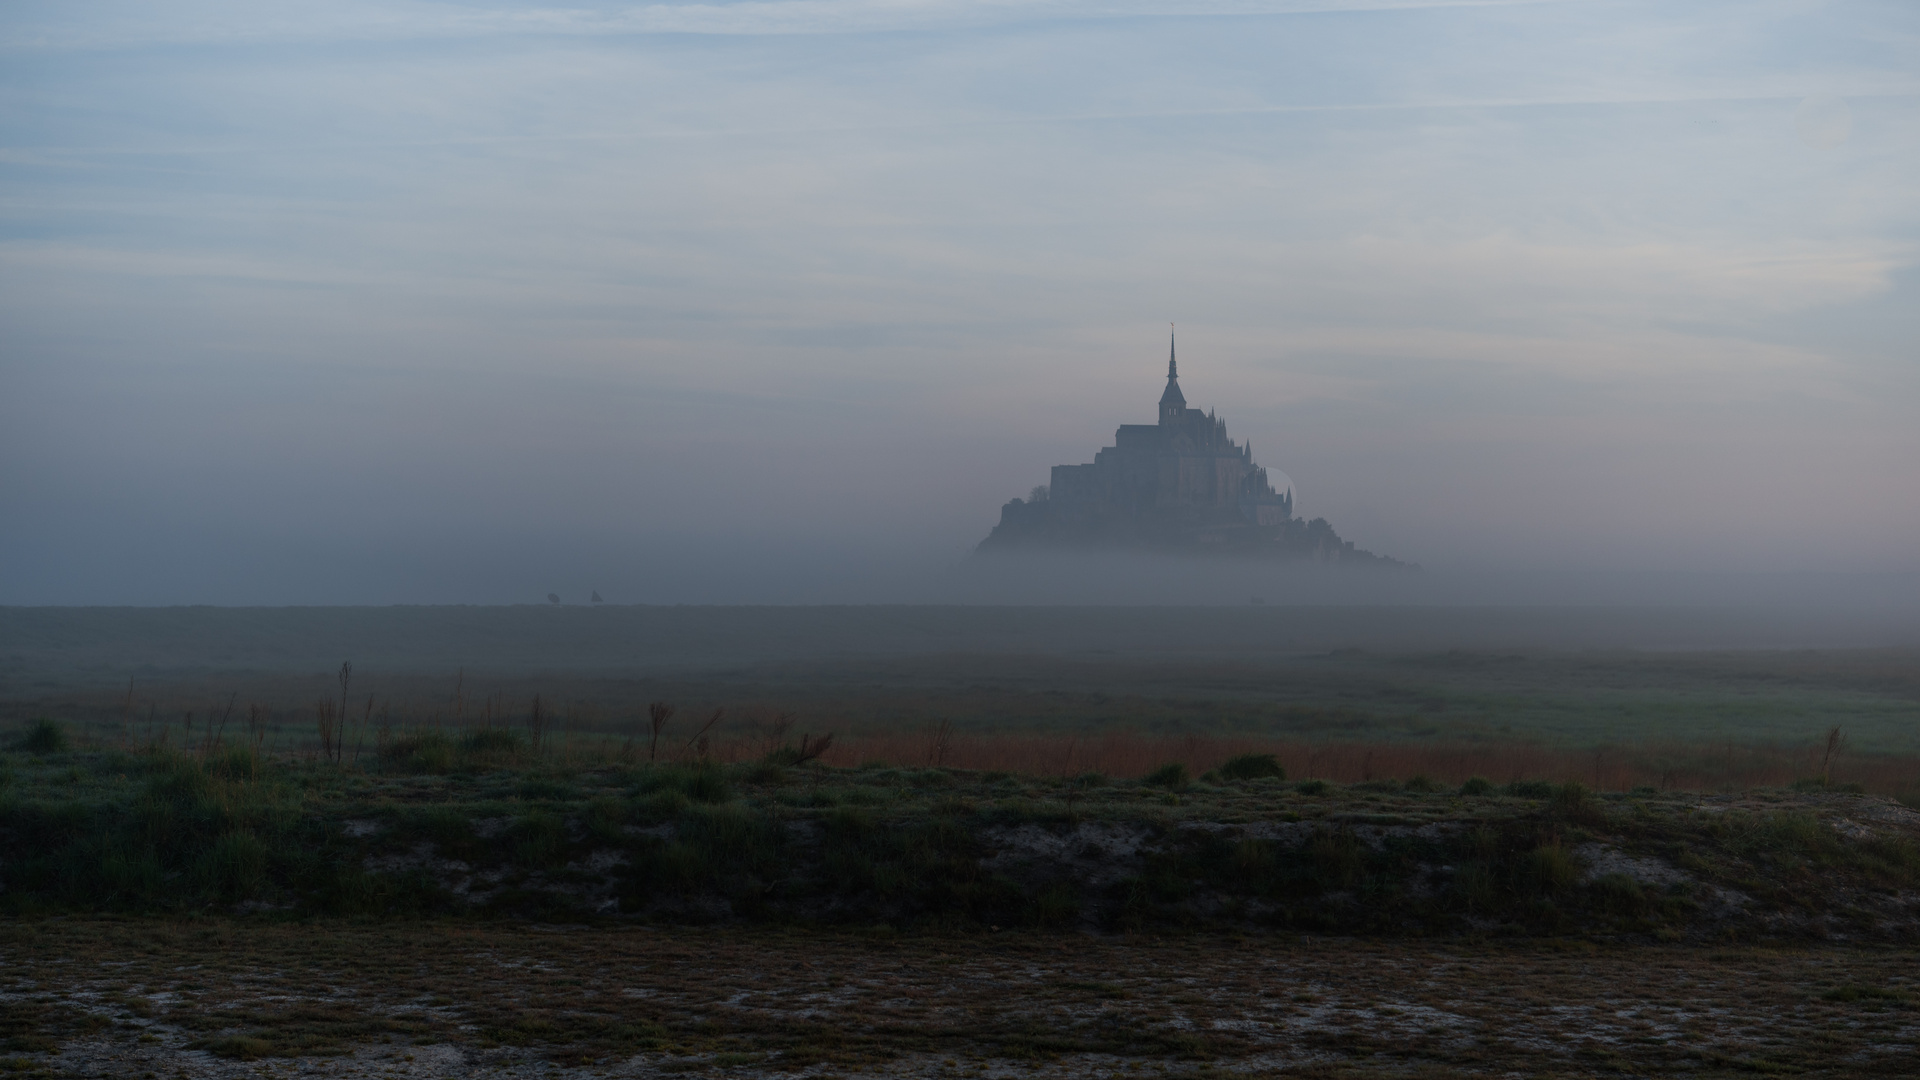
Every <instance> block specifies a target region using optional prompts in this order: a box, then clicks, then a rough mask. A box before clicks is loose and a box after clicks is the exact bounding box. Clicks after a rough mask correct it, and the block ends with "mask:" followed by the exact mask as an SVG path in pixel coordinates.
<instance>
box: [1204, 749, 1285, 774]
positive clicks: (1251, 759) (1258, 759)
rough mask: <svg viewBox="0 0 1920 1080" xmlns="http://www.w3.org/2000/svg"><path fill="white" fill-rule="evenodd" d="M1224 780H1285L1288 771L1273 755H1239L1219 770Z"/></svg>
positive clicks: (1230, 759)
mask: <svg viewBox="0 0 1920 1080" xmlns="http://www.w3.org/2000/svg"><path fill="white" fill-rule="evenodd" d="M1218 771H1219V773H1220V777H1221V779H1223V780H1265V779H1274V780H1285V779H1286V778H1287V770H1286V769H1284V768H1282V767H1281V766H1280V760H1279V759H1278V758H1276V757H1274V756H1273V755H1272V754H1239V755H1236V756H1234V757H1231V758H1228V759H1227V761H1226V764H1224V765H1222V766H1220V768H1219V770H1218Z"/></svg>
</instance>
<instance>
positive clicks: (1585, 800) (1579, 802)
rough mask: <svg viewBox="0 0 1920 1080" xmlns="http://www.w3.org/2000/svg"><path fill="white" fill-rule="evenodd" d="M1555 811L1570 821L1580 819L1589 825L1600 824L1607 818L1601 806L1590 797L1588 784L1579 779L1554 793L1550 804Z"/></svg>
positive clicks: (1564, 785) (1562, 786) (1563, 785)
mask: <svg viewBox="0 0 1920 1080" xmlns="http://www.w3.org/2000/svg"><path fill="white" fill-rule="evenodd" d="M1550 806H1551V808H1552V810H1553V812H1554V813H1556V814H1558V815H1560V816H1561V817H1564V818H1566V819H1567V820H1569V821H1578V822H1581V823H1583V824H1587V825H1598V824H1601V823H1602V822H1604V821H1605V820H1606V815H1605V814H1603V813H1602V812H1601V809H1600V807H1599V806H1598V805H1597V804H1595V803H1594V801H1593V800H1592V799H1591V798H1589V797H1588V792H1587V786H1586V785H1585V784H1582V783H1581V782H1579V781H1578V780H1571V781H1568V782H1567V783H1565V784H1562V785H1561V786H1560V790H1558V791H1556V792H1554V793H1553V802H1552V803H1551V804H1550Z"/></svg>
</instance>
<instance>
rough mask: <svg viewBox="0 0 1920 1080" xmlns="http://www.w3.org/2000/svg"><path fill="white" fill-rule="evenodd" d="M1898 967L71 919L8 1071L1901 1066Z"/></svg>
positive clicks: (1016, 936) (55, 945)
mask: <svg viewBox="0 0 1920 1080" xmlns="http://www.w3.org/2000/svg"><path fill="white" fill-rule="evenodd" d="M1916 959H1920V956H1917V955H1916V952H1915V950H1913V949H1908V948H1857V947H1841V946H1830V945H1827V946H1815V947H1807V948H1787V949H1760V948H1751V947H1714V946H1701V945H1665V946H1663V945H1622V946H1608V945H1596V944H1593V943H1586V942H1580V943H1564V942H1554V941H1546V942H1540V941H1535V942H1529V943H1523V944H1511V943H1492V942H1478V941H1471V940H1466V941H1463V940H1452V941H1448V942H1445V943H1429V942H1421V941H1412V942H1408V941H1365V940H1353V939H1339V938H1320V937H1304V938H1289V937H1285V936H1274V935H1263V936H1259V937H1232V936H1213V935H1172V936H1141V937H1097V936H1091V935H1082V934H1058V933H1055V934H1026V933H1013V932H1004V931H1003V932H993V931H987V932H984V933H979V934H970V935H964V936H958V935H956V936H948V937H938V936H924V937H900V936H893V935H889V934H885V933H881V932H874V933H871V934H862V933H857V932H828V931H820V930H817V929H814V930H808V931H805V932H800V931H795V930H784V929H778V928H765V927H760V928H742V927H737V926H735V927H724V928H723V927H709V928H686V927H675V928H651V927H634V926H623V927H598V926H596V927H584V926H576V927H563V926H539V925H531V924H503V923H499V922H490V923H469V922H463V921H446V922H429V923H420V922H413V923H404V924H401V923H393V924H345V923H297V924H293V923H281V924H272V923H263V922H251V921H246V920H193V921H169V920H158V919H125V920H114V919H100V918H67V919H43V920H13V921H9V922H6V923H4V924H0V1047H4V1049H0V1075H7V1076H34V1075H46V1076H115V1077H145V1076H153V1077H175V1076H192V1077H201V1076H206V1077H241V1076H246V1077H256V1076H341V1077H347V1076H364V1077H375V1076H378V1077H389V1076H407V1077H412V1076H422V1077H424V1076H434V1077H439V1076H534V1075H538V1076H554V1077H560V1076H567V1077H574V1076H579V1077H587V1076H596V1077H597V1076H657V1075H662V1074H668V1073H684V1074H691V1075H713V1076H719V1075H726V1076H754V1077H774V1076H780V1077H826V1076H848V1075H853V1074H860V1073H867V1074H875V1075H887V1076H916V1077H946V1076H952V1077H962V1076H989V1077H1013V1076H1017V1077H1029V1076H1032V1077H1053V1076H1103V1077H1104V1076H1136V1075H1145V1076H1156V1075H1180V1076H1194V1077H1201V1076H1215V1077H1219V1076H1316V1077H1338V1076H1351V1077H1375V1076H1422V1077H1446V1076H1492V1075H1503V1076H1514V1075H1524V1076H1600V1075H1643V1076H1644V1075H1659V1076H1671V1075H1684V1076H1701V1077H1708V1076H1723V1075H1724V1076H1732V1075H1751V1074H1754V1073H1782V1074H1794V1075H1804V1076H1910V1075H1913V1072H1914V1069H1915V1062H1916V1061H1920V977H1917V976H1920V967H1917V966H1916V963H1915V961H1916Z"/></svg>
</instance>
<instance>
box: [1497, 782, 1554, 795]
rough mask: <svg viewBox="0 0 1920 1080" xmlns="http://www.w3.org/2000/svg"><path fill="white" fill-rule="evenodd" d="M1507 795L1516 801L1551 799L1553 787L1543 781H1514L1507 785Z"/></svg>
mask: <svg viewBox="0 0 1920 1080" xmlns="http://www.w3.org/2000/svg"><path fill="white" fill-rule="evenodd" d="M1507 794H1509V795H1511V796H1513V797H1514V798H1516V799H1551V798H1553V794H1554V786H1553V785H1552V784H1549V783H1547V782H1546V781H1545V780H1515V781H1514V782H1513V783H1511V784H1508V785H1507Z"/></svg>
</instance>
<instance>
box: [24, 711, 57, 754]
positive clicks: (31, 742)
mask: <svg viewBox="0 0 1920 1080" xmlns="http://www.w3.org/2000/svg"><path fill="white" fill-rule="evenodd" d="M18 745H19V748H20V749H22V750H25V751H26V752H27V753H29V754H58V753H60V752H61V751H63V750H65V749H66V748H67V729H66V726H65V725H63V724H61V723H60V721H58V720H51V719H48V718H47V717H44V716H43V717H41V718H40V719H38V720H35V721H34V722H33V723H31V724H29V725H27V731H26V734H24V735H22V736H21V737H20V741H19V744H18Z"/></svg>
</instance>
